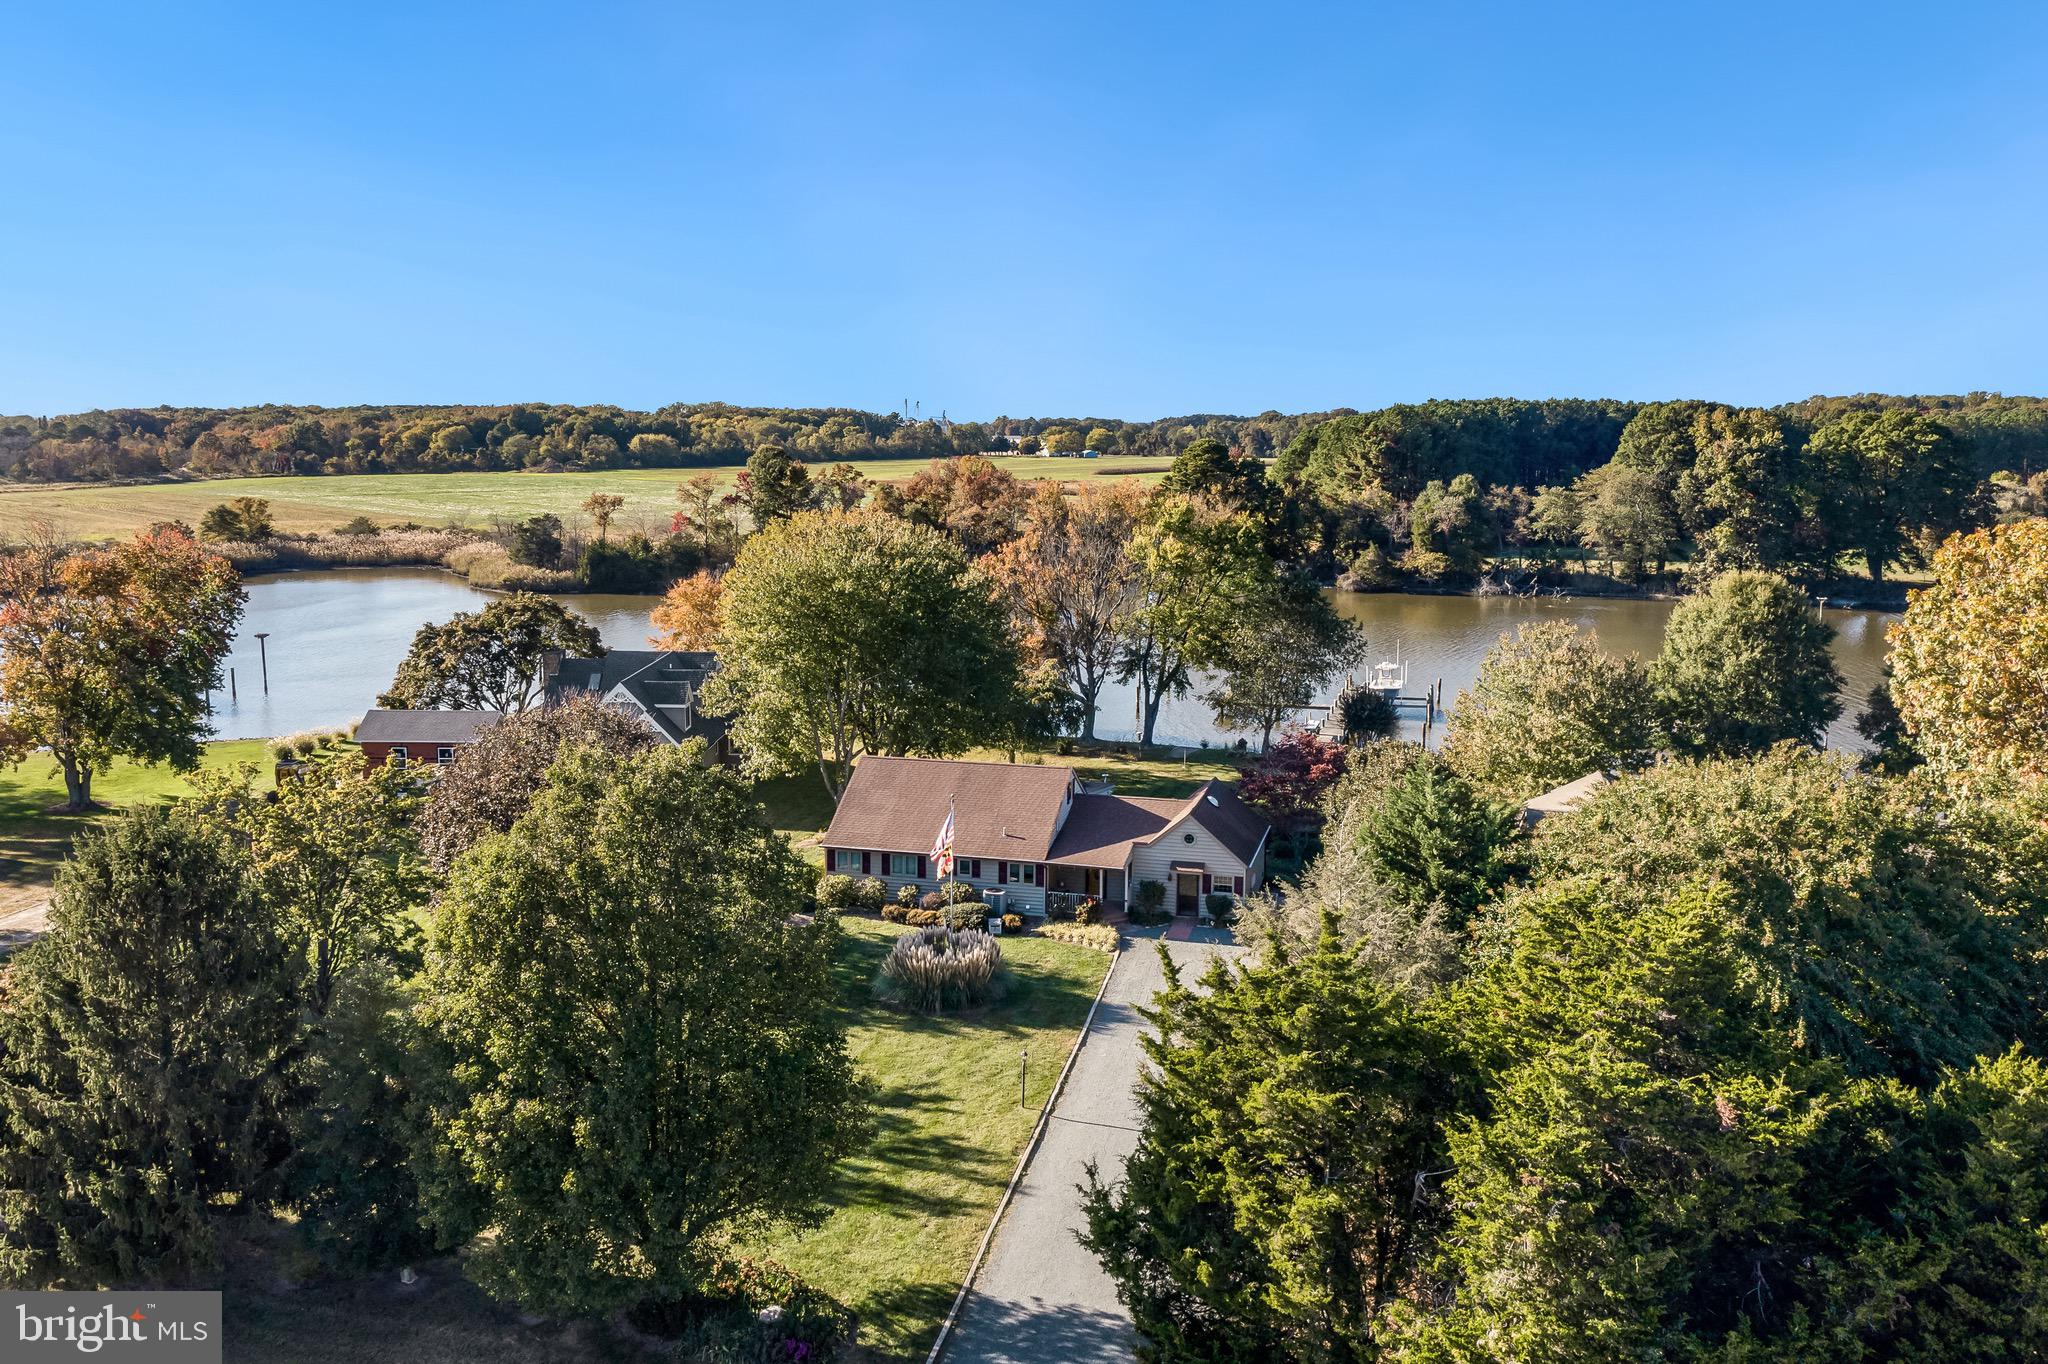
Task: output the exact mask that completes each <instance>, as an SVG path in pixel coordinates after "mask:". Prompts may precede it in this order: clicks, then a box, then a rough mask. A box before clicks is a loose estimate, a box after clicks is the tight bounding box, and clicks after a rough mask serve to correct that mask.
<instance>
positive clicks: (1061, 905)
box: [1045, 863, 1128, 918]
mask: <svg viewBox="0 0 2048 1364" xmlns="http://www.w3.org/2000/svg"><path fill="white" fill-rule="evenodd" d="M1127 899H1128V886H1127V883H1126V878H1125V876H1124V873H1123V872H1122V871H1120V870H1111V869H1108V868H1103V867H1068V866H1060V865H1058V864H1057V863H1047V864H1046V868H1045V908H1046V912H1047V913H1048V914H1050V915H1052V916H1054V917H1055V918H1070V917H1072V915H1073V913H1074V911H1075V910H1076V909H1078V908H1079V907H1080V906H1081V904H1082V903H1083V902H1084V901H1087V900H1093V901H1095V902H1096V903H1097V904H1099V905H1101V906H1102V907H1103V908H1104V909H1105V910H1108V911H1111V912H1113V913H1122V912H1123V910H1124V909H1125V908H1126V901H1127Z"/></svg>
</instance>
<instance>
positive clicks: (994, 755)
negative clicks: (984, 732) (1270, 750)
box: [962, 742, 1244, 800]
mask: <svg viewBox="0 0 2048 1364" xmlns="http://www.w3.org/2000/svg"><path fill="white" fill-rule="evenodd" d="M1182 752H1183V750H1181V749H1178V748H1151V749H1147V750H1144V751H1143V752H1140V750H1139V748H1138V746H1137V745H1136V744H1132V743H1126V744H1117V743H1112V742H1103V743H1098V744H1095V745H1093V746H1092V747H1091V748H1090V749H1088V750H1085V751H1081V752H1076V753H1071V754H1062V753H1054V752H1049V751H1048V752H1045V753H1023V754H1019V755H1018V760H1019V761H1021V762H1027V763H1037V762H1043V763H1046V764H1048V765H1050V766H1055V767H1078V768H1079V769H1081V775H1082V776H1083V777H1084V778H1086V779H1088V780H1090V781H1111V782H1114V783H1116V793H1117V794H1118V795H1120V796H1161V797H1165V798H1167V799H1170V800H1178V799H1179V798H1181V797H1183V796H1191V795H1193V794H1194V793H1195V788H1196V787H1198V786H1200V785H1201V784H1202V783H1203V782H1205V781H1208V780H1209V779H1210V778H1212V777H1214V778H1220V779H1222V780H1224V781H1234V780H1236V778H1237V774H1238V772H1239V771H1240V770H1242V767H1243V764H1244V759H1243V757H1242V756H1241V755H1239V754H1237V753H1233V752H1230V751H1228V750H1226V749H1221V748H1190V749H1187V750H1185V752H1186V755H1187V756H1186V757H1182V756H1180V755H1181V753H1182ZM962 756H964V757H969V758H975V759H979V760H981V761H983V762H1008V761H1009V759H1010V755H1009V754H1008V753H1007V752H1002V751H999V750H996V749H976V750H974V751H973V752H970V753H967V754H964V755H962Z"/></svg>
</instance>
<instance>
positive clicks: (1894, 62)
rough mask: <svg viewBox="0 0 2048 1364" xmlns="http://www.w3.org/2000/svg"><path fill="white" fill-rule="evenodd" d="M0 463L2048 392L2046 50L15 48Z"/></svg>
mask: <svg viewBox="0 0 2048 1364" xmlns="http://www.w3.org/2000/svg"><path fill="white" fill-rule="evenodd" d="M0 20H4V32H5V34H6V47H7V49H8V54H7V57H6V59H5V60H4V62H0V171H4V177H5V178H4V180H0V185H4V187H5V188H4V189H0V204H4V211H0V411H5V412H60V411H70V410H77V409H81V408H88V407H94V406H116V405H148V404H154V403H159V402H170V403H180V404H242V403H251V402H260V401H278V402H309V403H324V404H345V403H352V402H440V401H460V402H503V401H511V400H521V399H524V400H544V401H559V402H616V403H620V404H622V405H625V406H629V407H652V406H656V405H659V404H661V403H664V402H668V401H708V400H714V399H717V400H726V401H731V402H739V403H760V404H789V405H805V406H808V405H846V406H857V407H867V408H876V409H880V408H887V407H891V406H894V405H896V404H897V403H899V402H901V401H902V400H903V399H904V398H912V399H917V400H920V401H921V402H922V403H923V404H924V407H925V409H926V410H927V411H931V410H937V409H945V410H946V411H949V412H950V413H952V414H953V415H954V416H956V417H987V416H993V415H997V414H999V413H1007V414H1012V415H1024V414H1036V413H1047V414H1050V413H1067V414H1083V415H1098V416H1122V417H1134V418H1137V417H1152V416H1161V415H1168V414H1178V413H1183V412H1193V411H1206V412H1257V411H1260V410H1262V409H1265V408H1278V409H1281V410H1284V411H1297V410H1305V409H1320V408H1325V407H1330V406H1335V405H1346V406H1353V407H1361V408H1363V407H1374V406H1379V405H1382V404H1385V403H1389V402H1397V401H1411V400H1420V399H1423V398H1428V397H1476V396H1486V395H1493V394H1512V395H1517V396H1524V397H1541V396H1548V395H1575V396H1585V397H1594V396H1611V397H1621V398H1658V397H1676V396H1700V397H1713V398H1721V399H1726V400H1730V401H1740V402H1759V403H1763V402H1776V401H1781V400H1785V399H1790V398H1797V397H1803V396H1806V395H1807V394H1810V393H1815V392H1853V391H1859V390H1889V391H1920V392H1929V391H1941V392H1947V391H1964V390H1969V389H1975V388H1984V389H2003V390H2005V391H2007V392H2035V393H2039V392H2042V391H2044V390H2048V321H2044V319H2048V80H2044V79H2043V78H2042V76H2041V53H2042V52H2043V50H2044V41H2048V6H2041V5H2038V4H2033V5H2020V4H2013V5H1968V4H1963V5H1947V6H1932V5H1920V6H1906V5H1885V4H1860V5H1848V4H1842V5H1833V4H1787V3H1783V0H1779V3H1775V4H1771V5H1754V6H1752V5H1745V4H1734V3H1724V4H1719V5H1711V6H1709V5H1693V6H1676V5H1657V4H1644V3H1641V0H1637V2H1636V3H1632V4H1626V5H1593V4H1529V3H1523V4H1502V5H1486V6H1480V5H1450V4H1446V5H1422V4H1413V3H1408V4H1399V5H1392V4H1380V3H1354V4H1345V5H1327V6H1325V5H1312V4H1301V5H1291V6H1290V5H1275V6H1257V5H1245V4H1233V5H1223V4H1215V5H1211V4H1205V3H1192V2H1190V3H1179V4H1159V5H1151V4H1118V3H1113V2H1112V3H1093V4H1073V5H1067V4H1028V3H1027V4H1022V5H1012V6H993V5H961V4H957V3H955V4H942V5H940V4H935V5H930V6H906V5H895V6H888V5H882V4H869V5H860V4H836V5H816V6H809V5H780V6H777V5H754V6H739V5H724V6H717V7H708V6H688V5H667V6H630V5H629V6H614V5H575V6H571V5H564V4H549V5H523V4H510V3H499V4H492V5H481V4H479V5H459V6H458V5H442V6H436V5H410V6H398V5H371V4H364V5H347V6H338V5H333V6H316V5H281V4H274V3H273V4H266V5H262V6H257V5H248V6H226V5H209V4H205V3H188V4H181V5H164V4H150V5H136V6H133V7H115V6H94V5H88V4H75V5H69V4H67V5H57V4H45V5H28V4H13V5H9V6H7V7H6V8H4V9H0Z"/></svg>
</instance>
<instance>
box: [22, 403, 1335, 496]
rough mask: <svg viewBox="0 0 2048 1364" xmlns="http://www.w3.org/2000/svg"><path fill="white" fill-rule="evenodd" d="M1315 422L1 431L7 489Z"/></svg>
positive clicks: (1026, 440)
mask: <svg viewBox="0 0 2048 1364" xmlns="http://www.w3.org/2000/svg"><path fill="white" fill-rule="evenodd" d="M1339 415H1344V413H1342V412H1338V413H1317V414H1305V415H1298V416H1283V415H1281V414H1280V413H1278V412H1267V413H1262V414H1261V415H1259V416H1256V417H1225V416H1207V415H1196V416H1187V417H1169V418H1163V419H1161V420H1158V421H1152V422H1127V421H1120V420H1117V419H1114V418H1080V417H1070V418H1012V417H998V418H996V419H995V420H994V421H988V422H951V421H945V420H943V419H935V418H922V419H910V418H906V417H904V416H903V415H902V414H900V413H895V412H860V411H855V410H852V409H848V408H764V407H752V408H746V407H733V406H730V405H727V404H724V403H706V404H681V403H676V404H670V405H669V406H667V407H663V408H660V409H658V410H657V411H654V412H632V411H628V410H626V409H624V408H619V407H610V406H591V407H574V406H558V405H548V404H539V403H520V404H514V405H512V406H508V407H468V406H441V407H381V406H379V407H343V408H320V407H288V406H278V405H269V406H263V407H246V408H197V407H177V408H174V407H155V408H117V409H111V410H107V411H97V412H82V413H76V414H72V415H68V416H55V417H27V416H17V417H0V477H5V478H8V479H13V480H18V481H28V482H77V481H98V480H112V479H147V478H160V477H163V476H166V475H177V476H183V477H193V478H234V477H244V476H248V475H258V474H358V473H452V472H460V471H485V472H488V471H493V470H509V469H537V470H545V471H553V470H565V469H618V468H689V467H702V466H709V465H720V464H733V463H738V462H740V461H743V460H745V459H746V458H747V456H749V455H751V454H752V453H753V452H754V451H756V450H758V449H761V448H762V447H764V446H770V445H773V446H779V447H781V448H782V449H784V450H787V451H789V452H790V453H791V454H793V455H795V456H796V457H797V458H799V459H802V460H807V461H838V460H862V459H904V458H911V459H916V458H937V457H943V456H948V455H956V454H982V453H986V452H988V451H991V450H999V451H1014V452H1018V453H1031V452H1035V451H1037V450H1040V449H1045V450H1049V451H1051V452H1055V453H1075V454H1078V453H1079V452H1080V451H1081V450H1082V449H1084V448H1090V449H1095V450H1098V451H1100V452H1102V453H1104V454H1116V455H1123V456H1130V457H1140V458H1152V457H1157V458H1171V457H1172V456H1173V455H1174V454H1175V453H1176V452H1178V451H1180V450H1182V449H1185V448H1186V447H1187V446H1188V445H1190V444H1192V443H1193V442H1195V441H1197V440H1202V439H1217V440H1221V441H1223V442H1224V443H1225V444H1228V445H1233V446H1241V447H1243V448H1245V449H1247V450H1250V451H1252V452H1253V453H1255V454H1258V455H1259V456H1261V457H1266V456H1271V455H1273V454H1276V453H1277V452H1278V451H1280V450H1281V449H1283V448H1284V447H1285V446H1286V445H1287V444H1288V442H1290V441H1291V440H1293V439H1294V438H1295V436H1296V435H1297V434H1298V433H1299V432H1300V431H1301V430H1302V429H1304V428H1305V427H1306V426H1307V425H1309V424H1311V423H1313V422H1314V421H1316V420H1318V419H1320V418H1322V417H1325V416H1339Z"/></svg>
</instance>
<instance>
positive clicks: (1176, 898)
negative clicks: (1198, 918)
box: [1173, 871, 1202, 914]
mask: <svg viewBox="0 0 2048 1364" xmlns="http://www.w3.org/2000/svg"><path fill="white" fill-rule="evenodd" d="M1201 907H1202V875H1201V873H1200V872H1193V871H1182V872H1175V873H1174V877H1173V912H1174V913H1176V914H1193V913H1194V912H1195V911H1196V910H1198V909H1200V908H1201Z"/></svg>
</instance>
